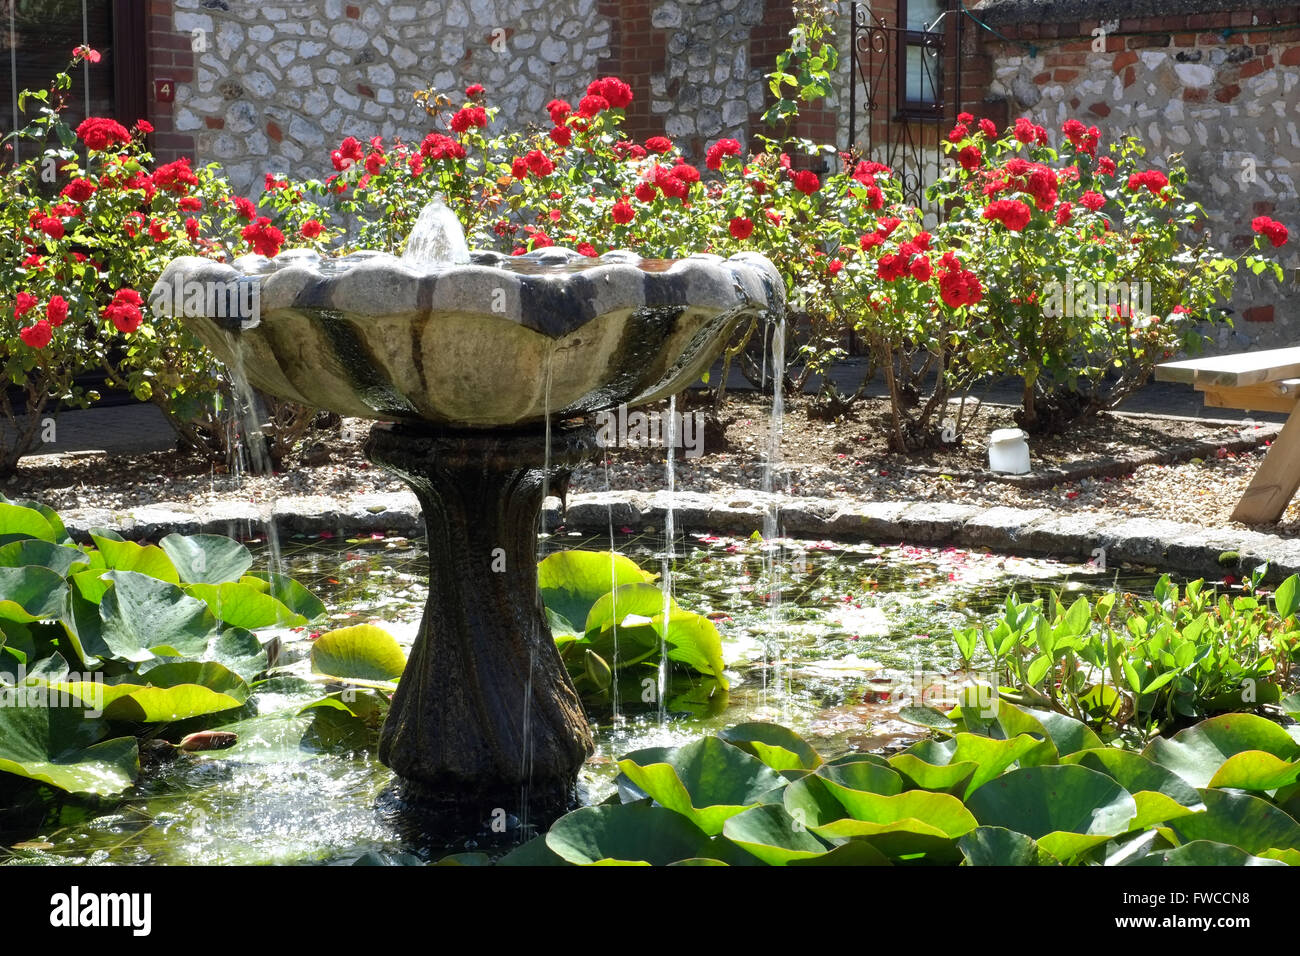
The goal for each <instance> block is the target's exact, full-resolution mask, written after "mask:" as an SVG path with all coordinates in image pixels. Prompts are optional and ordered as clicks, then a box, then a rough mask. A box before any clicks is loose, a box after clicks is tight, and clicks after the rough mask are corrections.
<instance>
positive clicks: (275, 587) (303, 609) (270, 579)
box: [239, 574, 325, 621]
mask: <svg viewBox="0 0 1300 956" xmlns="http://www.w3.org/2000/svg"><path fill="white" fill-rule="evenodd" d="M239 581H240V583H241V584H249V585H252V586H253V587H255V588H257V589H258V590H259V591H265V592H266V593H267V594H269V595H271V597H273V598H275V599H276V600H277V601H279V602H280V603H281V604H283V605H284V606H285V607H287V608H288V609H289V610H290V611H291V612H293V613H294V614H299V615H301V616H302V617H305V618H306V619H307V620H309V621H314V620H316V619H317V618H319V617H323V616H324V615H325V602H323V601H322V600H321V599H320V598H318V597H317V596H316V595H314V594H312V593H311V592H310V591H308V590H307V589H306V588H305V587H303V586H302V585H301V584H299V583H298V582H297V581H295V580H294V579H293V578H291V577H289V576H288V575H287V574H274V575H268V574H245V575H244V576H243V577H242V578H240V579H239Z"/></svg>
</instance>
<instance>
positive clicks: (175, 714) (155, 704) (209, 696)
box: [50, 661, 248, 724]
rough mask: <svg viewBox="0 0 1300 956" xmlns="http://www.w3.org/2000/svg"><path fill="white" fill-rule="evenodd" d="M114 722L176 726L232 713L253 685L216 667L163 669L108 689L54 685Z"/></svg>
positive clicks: (76, 684) (192, 663) (90, 683)
mask: <svg viewBox="0 0 1300 956" xmlns="http://www.w3.org/2000/svg"><path fill="white" fill-rule="evenodd" d="M50 688H51V690H58V691H62V692H65V693H68V694H71V695H72V696H74V697H76V698H77V699H78V700H80V701H81V702H83V703H84V704H85V705H86V706H87V707H93V708H94V709H96V710H102V711H103V712H104V716H105V717H107V718H108V719H110V720H123V721H131V722H133V723H143V724H151V723H162V722H166V723H171V722H173V721H177V720H186V719H188V718H190V717H202V716H204V715H206V714H216V713H220V712H221V711H223V710H233V709H234V708H236V707H239V706H241V705H242V704H244V702H246V701H247V700H248V685H247V684H246V683H245V682H244V680H243V678H241V677H240V676H239V675H238V674H235V673H233V672H232V671H230V670H228V669H227V668H225V667H223V666H222V665H221V664H217V663H215V662H208V663H199V662H197V661H183V662H179V663H169V664H162V665H160V666H158V667H155V668H153V669H152V670H150V671H148V672H147V674H146V675H145V679H143V680H133V681H123V682H120V683H116V684H104V683H100V682H96V681H76V682H70V683H58V684H51V685H50Z"/></svg>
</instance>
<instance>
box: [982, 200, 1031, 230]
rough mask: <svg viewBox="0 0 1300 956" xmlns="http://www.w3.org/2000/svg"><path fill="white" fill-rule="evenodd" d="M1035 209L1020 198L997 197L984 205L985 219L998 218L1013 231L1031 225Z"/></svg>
mask: <svg viewBox="0 0 1300 956" xmlns="http://www.w3.org/2000/svg"><path fill="white" fill-rule="evenodd" d="M1032 216H1033V210H1032V209H1030V208H1029V206H1027V205H1026V204H1025V203H1023V202H1021V201H1020V200H1019V199H996V200H994V201H993V202H991V203H989V204H988V205H987V206H985V207H984V218H985V219H990V220H992V219H996V220H997V221H998V222H1000V223H1002V225H1004V226H1006V227H1007V228H1008V229H1010V230H1011V231H1012V232H1019V231H1020V230H1022V229H1024V228H1025V226H1027V225H1029V220H1030V218H1031V217H1032Z"/></svg>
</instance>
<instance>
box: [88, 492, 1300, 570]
mask: <svg viewBox="0 0 1300 956" xmlns="http://www.w3.org/2000/svg"><path fill="white" fill-rule="evenodd" d="M772 502H775V503H777V504H778V505H779V507H780V509H781V510H780V515H781V524H780V527H781V532H782V534H783V535H785V536H788V537H792V538H805V539H809V538H811V539H831V540H840V541H855V542H856V541H869V542H873V543H877V544H897V543H900V542H905V543H908V544H917V545H930V546H947V545H952V546H956V547H964V548H987V549H989V550H991V551H1000V552H1009V553H1014V554H1017V555H1034V556H1040V557H1049V558H1056V559H1059V560H1065V561H1089V560H1093V561H1097V560H1098V559H1100V560H1101V561H1104V563H1105V565H1107V566H1119V565H1122V564H1132V565H1141V566H1143V567H1155V568H1159V569H1161V570H1169V571H1179V572H1185V573H1191V574H1198V575H1207V576H1221V575H1224V574H1230V573H1231V574H1240V573H1241V572H1242V571H1249V570H1251V569H1253V568H1255V567H1257V566H1258V565H1260V564H1262V563H1264V562H1268V564H1269V566H1270V572H1271V573H1270V575H1269V576H1270V578H1271V579H1276V578H1280V577H1284V576H1286V575H1289V574H1294V573H1298V572H1300V539H1294V538H1285V537H1282V536H1280V535H1274V534H1267V533H1264V532H1260V531H1252V530H1246V529H1237V528H1228V527H1204V526H1200V525H1194V524H1188V523H1183V522H1176V521H1168V520H1163V519H1158V518H1144V517H1130V516H1126V515H1123V514H1120V513H1116V512H1086V511H1076V512H1071V513H1061V512H1054V511H1053V510H1052V509H1049V508H1012V507H1007V506H1003V505H996V506H981V505H964V504H956V503H949V502H926V501H910V500H898V501H855V500H852V499H830V498H804V497H799V498H795V497H785V496H779V495H777V496H766V495H763V494H761V493H757V492H748V491H743V492H742V491H733V492H729V493H714V494H708V495H706V494H699V493H685V492H682V493H678V494H677V496H676V498H675V499H674V516H675V525H676V528H677V530H678V533H679V534H686V533H706V532H708V533H713V534H724V535H748V534H751V533H752V532H754V531H761V529H762V527H763V519H764V516H765V515H766V514H767V511H768V508H769V507H770V504H771V503H772ZM667 504H668V496H667V494H666V493H665V492H655V493H643V492H630V491H619V492H605V493H594V494H581V495H572V496H570V498H569V501H568V507H567V510H565V511H564V512H563V514H561V509H560V507H559V501H558V499H551V503H550V505H549V507H548V508H547V525H548V527H552V528H556V527H563V528H564V529H565V530H568V531H582V532H588V533H592V534H597V535H599V534H606V533H608V531H609V529H610V526H611V524H612V526H613V528H614V530H615V531H621V530H623V529H627V528H630V529H632V530H633V531H634V532H646V531H647V530H650V529H654V530H661V529H662V528H663V524H664V515H665V513H666V508H667ZM270 518H273V519H274V521H275V526H276V529H277V530H278V532H279V534H280V535H281V536H282V537H283V536H289V535H293V534H307V535H314V534H321V533H322V532H324V533H328V534H333V535H335V536H337V537H341V538H348V537H357V536H360V535H366V534H375V533H382V534H385V535H402V536H407V537H414V536H418V535H421V534H423V532H424V526H423V520H422V518H421V516H420V511H419V507H418V505H417V503H416V500H415V496H414V495H412V494H410V493H399V494H388V495H377V494H373V495H358V496H354V497H350V498H347V499H338V498H333V497H326V496H310V497H285V498H280V499H278V500H276V501H275V502H274V503H269V504H257V503H254V502H233V503H225V502H223V503H218V504H215V505H213V506H211V507H209V508H206V509H204V511H203V512H199V511H196V510H194V509H192V508H189V507H187V506H185V505H184V504H181V503H167V502H164V503H157V504H152V505H144V506H140V507H136V508H131V509H126V510H123V511H110V510H108V509H96V508H82V509H69V510H68V511H66V512H65V513H64V514H63V519H64V523H65V524H66V525H67V528H68V531H69V533H70V534H71V535H72V536H73V537H74V538H77V539H78V540H83V541H84V540H88V539H89V532H90V529H92V528H110V529H112V530H114V531H116V532H117V533H119V534H120V535H122V536H123V537H124V538H128V539H131V540H153V541H156V540H158V538H160V537H162V536H164V535H166V534H168V533H171V532H178V533H180V534H200V533H207V534H224V535H229V536H231V537H235V538H241V539H246V538H250V537H259V536H260V535H262V534H263V533H264V525H263V522H265V521H266V520H267V519H270ZM561 518H562V524H561ZM1099 549H1104V550H1099Z"/></svg>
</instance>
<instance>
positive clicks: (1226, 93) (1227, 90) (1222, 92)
mask: <svg viewBox="0 0 1300 956" xmlns="http://www.w3.org/2000/svg"><path fill="white" fill-rule="evenodd" d="M1240 93H1241V87H1240V86H1238V85H1237V84H1236V83H1230V84H1229V85H1228V86H1221V87H1219V88H1218V89H1217V90H1215V91H1214V98H1215V99H1216V100H1218V101H1219V102H1220V103H1231V102H1232V101H1233V100H1235V99H1236V98H1237V96H1238V95H1239V94H1240Z"/></svg>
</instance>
